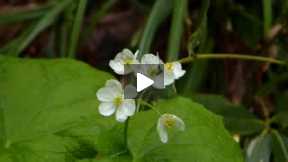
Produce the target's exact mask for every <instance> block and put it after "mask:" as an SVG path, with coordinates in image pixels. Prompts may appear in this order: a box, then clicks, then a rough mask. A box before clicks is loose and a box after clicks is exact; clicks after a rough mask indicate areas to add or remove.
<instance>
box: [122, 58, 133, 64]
mask: <svg viewBox="0 0 288 162" xmlns="http://www.w3.org/2000/svg"><path fill="white" fill-rule="evenodd" d="M133 63H134V61H133V59H132V58H127V59H125V60H124V64H133Z"/></svg>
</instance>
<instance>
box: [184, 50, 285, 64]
mask: <svg viewBox="0 0 288 162" xmlns="http://www.w3.org/2000/svg"><path fill="white" fill-rule="evenodd" d="M196 59H238V60H250V61H258V62H268V63H271V64H279V65H286V62H285V61H281V60H277V59H274V58H270V57H262V56H253V55H244V54H230V53H225V54H222V53H217V54H216V53H215V54H197V55H196V56H195V57H191V56H188V57H185V58H183V59H180V60H179V62H180V63H189V62H192V61H194V60H196Z"/></svg>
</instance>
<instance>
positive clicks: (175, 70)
mask: <svg viewBox="0 0 288 162" xmlns="http://www.w3.org/2000/svg"><path fill="white" fill-rule="evenodd" d="M173 67H174V68H173V73H174V79H179V78H180V77H182V76H183V75H184V74H185V73H186V71H185V70H182V65H181V63H179V62H173Z"/></svg>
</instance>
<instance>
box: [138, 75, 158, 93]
mask: <svg viewBox="0 0 288 162" xmlns="http://www.w3.org/2000/svg"><path fill="white" fill-rule="evenodd" d="M152 84H154V81H153V80H152V79H150V78H148V77H146V76H145V75H143V74H141V73H137V92H141V91H142V90H144V89H145V88H148V87H150V86H151V85H152Z"/></svg>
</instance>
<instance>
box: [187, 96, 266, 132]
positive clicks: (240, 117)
mask: <svg viewBox="0 0 288 162" xmlns="http://www.w3.org/2000/svg"><path fill="white" fill-rule="evenodd" d="M192 99H193V100H195V101H196V102H199V103H201V104H203V105H204V106H205V107H206V108H207V109H209V110H210V111H212V112H214V113H216V114H218V115H221V116H223V118H224V122H225V126H226V128H227V129H228V130H229V131H230V132H231V133H239V134H241V135H250V134H254V133H258V132H260V131H261V130H262V129H263V128H264V124H263V122H262V121H261V120H259V119H257V118H256V117H255V116H254V115H253V114H252V113H250V112H249V111H248V110H247V109H246V108H245V107H243V106H241V105H234V104H232V103H231V102H229V101H228V100H227V99H226V98H224V97H223V96H219V95H194V96H193V97H192Z"/></svg>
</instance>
